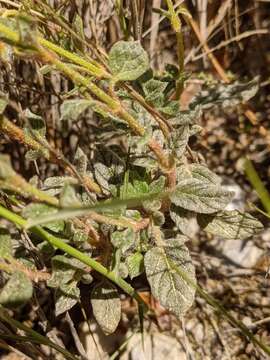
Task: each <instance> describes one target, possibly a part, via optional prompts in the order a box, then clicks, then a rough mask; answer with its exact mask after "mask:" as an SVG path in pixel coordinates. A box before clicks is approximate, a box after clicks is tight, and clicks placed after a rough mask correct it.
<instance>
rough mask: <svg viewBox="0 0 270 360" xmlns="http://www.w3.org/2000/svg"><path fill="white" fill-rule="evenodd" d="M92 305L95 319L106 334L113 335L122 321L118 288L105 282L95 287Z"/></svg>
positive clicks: (92, 294)
mask: <svg viewBox="0 0 270 360" xmlns="http://www.w3.org/2000/svg"><path fill="white" fill-rule="evenodd" d="M91 304H92V307H93V314H94V317H95V319H96V321H97V323H98V324H99V326H100V327H101V329H102V331H103V332H104V333H105V334H106V335H109V334H112V333H113V332H114V331H115V330H116V328H117V326H118V324H119V321H120V319H121V302H120V298H119V295H118V291H117V288H116V287H115V286H114V285H113V284H111V283H109V282H103V283H102V284H98V285H97V286H95V288H94V289H93V291H92V293H91Z"/></svg>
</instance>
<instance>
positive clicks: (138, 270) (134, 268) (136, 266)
mask: <svg viewBox="0 0 270 360" xmlns="http://www.w3.org/2000/svg"><path fill="white" fill-rule="evenodd" d="M126 263H127V267H128V274H129V276H130V278H131V279H134V278H135V277H137V276H139V275H140V274H142V273H143V271H144V263H143V255H142V254H141V253H139V252H136V253H135V254H132V255H130V256H128V257H127V259H126Z"/></svg>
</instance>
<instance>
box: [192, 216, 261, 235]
mask: <svg viewBox="0 0 270 360" xmlns="http://www.w3.org/2000/svg"><path fill="white" fill-rule="evenodd" d="M198 222H199V225H200V226H201V227H202V228H203V229H204V230H205V231H207V232H209V233H211V234H214V235H218V236H221V237H223V238H226V239H241V240H242V239H246V238H249V237H250V236H253V235H256V234H258V233H259V232H260V231H262V230H263V225H262V224H261V222H260V221H258V220H257V219H256V218H254V217H253V216H252V215H250V214H247V213H242V212H240V211H237V210H234V211H223V212H220V213H217V214H214V215H202V214H200V215H199V216H198Z"/></svg>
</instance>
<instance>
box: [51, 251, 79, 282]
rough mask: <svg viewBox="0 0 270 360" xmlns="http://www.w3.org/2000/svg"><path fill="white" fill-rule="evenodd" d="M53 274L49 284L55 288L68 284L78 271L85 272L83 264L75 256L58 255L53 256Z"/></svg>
mask: <svg viewBox="0 0 270 360" xmlns="http://www.w3.org/2000/svg"><path fill="white" fill-rule="evenodd" d="M51 261H52V276H51V278H50V279H49V280H48V281H47V285H48V286H50V287H53V288H56V287H59V286H62V285H64V284H67V283H68V282H70V280H72V279H73V278H74V276H75V274H76V273H78V272H79V273H80V274H83V273H84V272H83V265H82V263H81V262H80V261H78V260H76V259H74V258H72V259H71V258H68V257H66V256H64V255H56V256H54V257H53V258H52V260H51Z"/></svg>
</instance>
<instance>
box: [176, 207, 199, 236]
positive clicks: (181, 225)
mask: <svg viewBox="0 0 270 360" xmlns="http://www.w3.org/2000/svg"><path fill="white" fill-rule="evenodd" d="M170 215H171V219H172V221H173V222H174V223H175V225H176V226H177V228H178V229H179V230H180V231H181V232H182V233H183V234H184V235H186V236H190V235H191V234H193V232H194V230H193V228H194V225H193V221H192V220H194V218H195V216H194V213H192V212H190V211H188V210H185V209H182V208H180V207H179V206H175V205H173V204H172V206H171V208H170Z"/></svg>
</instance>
